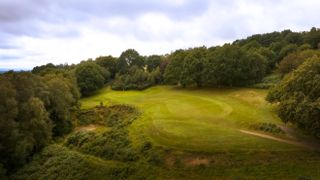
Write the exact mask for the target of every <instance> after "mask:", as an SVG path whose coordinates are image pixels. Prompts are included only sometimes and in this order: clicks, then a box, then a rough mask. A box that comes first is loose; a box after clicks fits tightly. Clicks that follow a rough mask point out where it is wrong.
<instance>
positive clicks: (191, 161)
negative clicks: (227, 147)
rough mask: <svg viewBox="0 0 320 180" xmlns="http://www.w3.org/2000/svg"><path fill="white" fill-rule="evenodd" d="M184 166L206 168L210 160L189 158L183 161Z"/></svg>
mask: <svg viewBox="0 0 320 180" xmlns="http://www.w3.org/2000/svg"><path fill="white" fill-rule="evenodd" d="M184 164H185V165H186V166H200V165H204V166H208V165H209V164H210V160H209V159H208V158H204V157H190V158H186V159H184Z"/></svg>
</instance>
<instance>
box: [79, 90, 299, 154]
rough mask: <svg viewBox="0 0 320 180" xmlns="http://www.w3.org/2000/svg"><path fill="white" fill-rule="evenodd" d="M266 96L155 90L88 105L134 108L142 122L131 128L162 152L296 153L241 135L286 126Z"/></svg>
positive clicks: (108, 94)
mask: <svg viewBox="0 0 320 180" xmlns="http://www.w3.org/2000/svg"><path fill="white" fill-rule="evenodd" d="M265 93H266V91H264V90H252V89H223V90H212V89H211V90H210V89H207V90H182V89H175V88H172V87H155V88H151V89H148V90H146V91H127V92H119V91H110V90H108V89H104V90H102V93H100V94H99V95H97V96H94V97H91V98H87V99H83V100H82V104H83V107H84V108H88V107H92V106H95V105H97V104H99V103H100V101H103V102H104V103H105V104H108V103H109V104H110V103H127V104H134V105H135V106H137V107H138V108H140V109H142V110H143V117H142V118H141V119H140V120H139V121H137V122H136V123H135V124H134V125H133V126H132V128H131V135H132V137H133V138H136V136H139V134H141V133H144V134H146V135H147V136H148V137H151V138H152V140H153V141H154V142H155V143H157V144H159V145H163V146H167V147H171V148H176V149H179V150H192V151H200V152H221V151H246V150H250V151H251V150H272V151H288V150H295V149H297V147H295V146H292V145H287V144H283V143H279V142H276V141H272V140H267V139H263V138H259V137H255V136H252V135H247V134H244V133H242V132H240V131H239V130H240V129H248V128H249V127H250V125H252V124H254V123H258V122H271V123H274V124H282V123H281V121H280V120H279V119H278V118H277V117H276V116H275V114H274V113H273V112H272V111H271V107H270V106H268V105H267V104H266V102H265V101H264V96H265Z"/></svg>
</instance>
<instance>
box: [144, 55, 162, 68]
mask: <svg viewBox="0 0 320 180" xmlns="http://www.w3.org/2000/svg"><path fill="white" fill-rule="evenodd" d="M160 64H161V56H158V55H152V56H149V57H147V58H146V65H147V70H148V71H149V72H152V71H154V70H155V69H157V68H158V67H159V66H160Z"/></svg>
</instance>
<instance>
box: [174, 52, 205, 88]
mask: <svg viewBox="0 0 320 180" xmlns="http://www.w3.org/2000/svg"><path fill="white" fill-rule="evenodd" d="M206 53H207V49H206V48H205V47H199V48H194V49H190V50H189V51H188V54H187V55H186V56H185V58H184V61H183V66H182V71H181V75H180V83H181V85H182V86H184V87H185V86H192V85H196V86H198V87H201V86H202V85H203V83H202V75H203V68H204V67H203V62H204V59H205V57H206Z"/></svg>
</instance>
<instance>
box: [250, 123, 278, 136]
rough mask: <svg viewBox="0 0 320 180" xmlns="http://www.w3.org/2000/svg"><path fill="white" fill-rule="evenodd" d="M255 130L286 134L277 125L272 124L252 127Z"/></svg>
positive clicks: (260, 124)
mask: <svg viewBox="0 0 320 180" xmlns="http://www.w3.org/2000/svg"><path fill="white" fill-rule="evenodd" d="M252 128H253V129H256V130H259V131H264V132H268V133H272V134H284V131H282V129H281V128H279V127H278V126H277V125H275V124H272V123H259V124H255V125H252Z"/></svg>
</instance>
